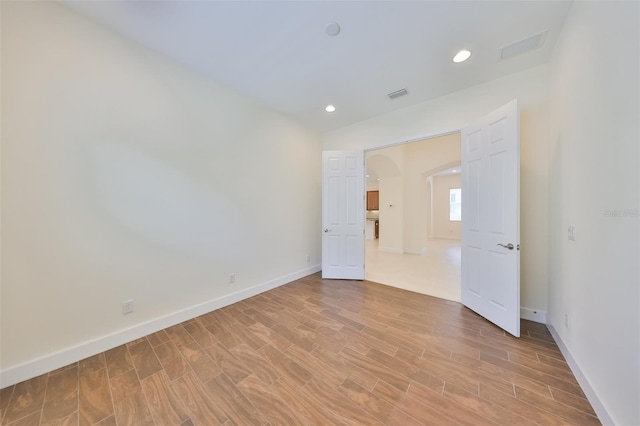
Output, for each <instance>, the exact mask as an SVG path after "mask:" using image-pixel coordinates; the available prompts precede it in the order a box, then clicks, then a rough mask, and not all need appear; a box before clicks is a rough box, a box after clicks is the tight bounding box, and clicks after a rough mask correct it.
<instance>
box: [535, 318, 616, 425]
mask: <svg viewBox="0 0 640 426" xmlns="http://www.w3.org/2000/svg"><path fill="white" fill-rule="evenodd" d="M547 328H548V329H549V331H550V332H551V335H552V336H553V339H554V340H555V341H556V344H557V345H558V348H560V352H562V355H564V358H565V359H566V360H567V364H569V368H571V372H573V375H574V376H575V377H576V380H578V383H579V384H580V387H581V388H582V390H583V392H584V394H585V395H586V397H587V399H588V400H589V402H590V403H591V406H592V407H593V409H594V411H595V412H596V414H597V415H598V419H599V420H600V422H601V423H602V424H603V425H615V424H616V422H614V421H613V419H612V418H611V416H610V415H609V412H608V411H607V409H606V408H605V406H604V404H603V403H602V401H601V400H600V398H598V394H597V393H596V391H595V390H594V389H593V387H592V386H591V383H589V380H587V378H586V377H585V375H584V373H583V372H582V369H581V368H580V366H579V365H578V363H577V362H576V360H575V358H573V355H571V351H570V350H569V348H568V347H567V345H565V344H564V341H563V340H562V338H561V337H560V335H559V334H558V332H557V331H556V329H555V328H554V327H553V325H551V324H547Z"/></svg>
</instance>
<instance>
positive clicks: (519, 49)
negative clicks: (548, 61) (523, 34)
mask: <svg viewBox="0 0 640 426" xmlns="http://www.w3.org/2000/svg"><path fill="white" fill-rule="evenodd" d="M548 32H549V30H545V31H543V32H541V33H538V34H534V35H532V36H529V37H527V38H523V39H522V40H520V41H516V42H515V43H511V44H509V45H507V46H504V47H503V48H502V52H501V53H500V59H509V58H513V57H514V56H517V55H520V54H522V53H525V52H528V51H530V50H533V49H537V48H539V47H542V45H543V44H544V40H545V39H546V38H547V33H548Z"/></svg>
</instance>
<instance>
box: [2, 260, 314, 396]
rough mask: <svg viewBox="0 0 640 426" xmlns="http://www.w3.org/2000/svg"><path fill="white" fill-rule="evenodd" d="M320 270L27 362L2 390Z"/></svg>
mask: <svg viewBox="0 0 640 426" xmlns="http://www.w3.org/2000/svg"><path fill="white" fill-rule="evenodd" d="M320 269H321V266H320V265H315V266H311V267H309V268H306V269H303V270H301V271H297V272H293V273H291V274H288V275H284V276H282V277H279V278H275V279H273V280H270V281H267V282H264V283H262V284H258V285H255V286H253V287H249V288H245V289H243V290H240V291H237V292H235V293H231V294H227V295H225V296H221V297H218V298H216V299H212V300H209V301H206V302H204V303H200V304H198V305H194V306H191V307H189V308H185V309H181V310H179V311H176V312H173V313H170V314H167V315H163V316H161V317H158V318H155V319H152V320H149V321H146V322H143V323H141V324H137V325H135V326H133V327H129V328H125V329H123V330H120V331H116V332H115V333H111V334H107V335H105V336H101V337H98V338H96V339H93V340H89V341H86V342H83V343H80V344H78V345H75V346H71V347H69V348H66V349H62V350H60V351H58V352H54V353H51V354H48V355H45V356H42V357H40V358H36V359H33V360H30V361H27V362H25V363H23V364H19V365H16V366H14V367H10V368H7V369H5V370H2V371H0V388H5V387H7V386H11V385H13V384H16V383H19V382H22V381H24V380H28V379H31V378H33V377H36V376H39V375H41V374H44V373H46V372H48V371H52V370H55V369H57V368H60V367H64V366H65V365H69V364H71V363H73V362H77V361H80V360H82V359H85V358H87V357H90V356H93V355H96V354H99V353H101V352H104V351H106V350H109V349H111V348H115V347H116V346H120V345H122V344H125V343H127V342H130V341H132V340H135V339H139V338H140V337H144V336H147V335H149V334H151V333H155V332H156V331H160V330H163V329H165V328H167V327H171V326H173V325H176V324H180V323H181V322H184V321H187V320H190V319H192V318H195V317H197V316H200V315H202V314H206V313H207V312H211V311H215V310H216V309H220V308H223V307H225V306H228V305H231V304H233V303H236V302H238V301H240V300H244V299H247V298H249V297H252V296H255V295H257V294H260V293H263V292H265V291H268V290H271V289H273V288H276V287H279V286H281V285H284V284H287V283H290V282H292V281H295V280H297V279H300V278H303V277H306V276H307V275H311V274H313V273H316V272H319V271H320Z"/></svg>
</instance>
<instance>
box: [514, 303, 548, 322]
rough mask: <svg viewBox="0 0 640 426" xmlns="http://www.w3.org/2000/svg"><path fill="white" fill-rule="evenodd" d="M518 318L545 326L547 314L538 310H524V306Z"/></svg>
mask: <svg viewBox="0 0 640 426" xmlns="http://www.w3.org/2000/svg"><path fill="white" fill-rule="evenodd" d="M520 318H522V319H526V320H529V321H534V322H539V323H540V324H546V323H547V312H546V311H541V310H540V309H531V308H525V307H524V306H521V307H520Z"/></svg>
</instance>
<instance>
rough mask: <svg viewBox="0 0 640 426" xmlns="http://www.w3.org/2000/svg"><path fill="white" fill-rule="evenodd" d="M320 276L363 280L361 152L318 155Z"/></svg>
mask: <svg viewBox="0 0 640 426" xmlns="http://www.w3.org/2000/svg"><path fill="white" fill-rule="evenodd" d="M322 167H323V174H322V183H323V185H322V224H323V226H322V231H323V232H322V277H323V278H343V279H358V280H362V279H364V215H365V209H364V152H363V151H324V152H323V153H322Z"/></svg>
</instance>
